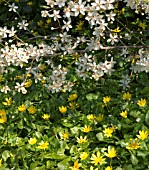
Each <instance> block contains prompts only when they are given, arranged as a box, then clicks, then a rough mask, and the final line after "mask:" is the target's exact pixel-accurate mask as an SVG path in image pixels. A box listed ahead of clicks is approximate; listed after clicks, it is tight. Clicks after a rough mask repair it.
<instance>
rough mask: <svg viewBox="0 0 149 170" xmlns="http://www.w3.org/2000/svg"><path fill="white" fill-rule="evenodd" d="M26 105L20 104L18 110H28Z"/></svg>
mask: <svg viewBox="0 0 149 170" xmlns="http://www.w3.org/2000/svg"><path fill="white" fill-rule="evenodd" d="M26 109H27V108H26V106H25V105H24V104H22V105H21V106H19V107H18V110H19V111H20V112H24V111H26Z"/></svg>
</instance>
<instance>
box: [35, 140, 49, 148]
mask: <svg viewBox="0 0 149 170" xmlns="http://www.w3.org/2000/svg"><path fill="white" fill-rule="evenodd" d="M48 145H49V143H48V142H43V141H41V142H40V143H39V146H38V148H39V149H47V148H48Z"/></svg>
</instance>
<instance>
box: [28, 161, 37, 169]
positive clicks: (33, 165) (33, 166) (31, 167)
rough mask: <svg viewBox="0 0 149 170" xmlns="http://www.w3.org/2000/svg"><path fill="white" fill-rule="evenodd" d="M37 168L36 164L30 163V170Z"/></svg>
mask: <svg viewBox="0 0 149 170" xmlns="http://www.w3.org/2000/svg"><path fill="white" fill-rule="evenodd" d="M37 166H38V162H37V161H36V162H34V163H31V165H30V170H34V169H35V168H36V167H37Z"/></svg>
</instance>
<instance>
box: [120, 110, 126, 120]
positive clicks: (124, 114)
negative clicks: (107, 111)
mask: <svg viewBox="0 0 149 170" xmlns="http://www.w3.org/2000/svg"><path fill="white" fill-rule="evenodd" d="M120 115H121V116H122V117H124V118H127V111H126V110H125V111H123V112H121V113H120Z"/></svg>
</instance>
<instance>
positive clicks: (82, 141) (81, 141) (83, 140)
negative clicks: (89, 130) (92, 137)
mask: <svg viewBox="0 0 149 170" xmlns="http://www.w3.org/2000/svg"><path fill="white" fill-rule="evenodd" d="M77 142H78V143H79V144H82V143H85V142H88V139H87V137H86V136H84V138H83V137H82V136H80V138H78V137H77Z"/></svg>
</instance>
